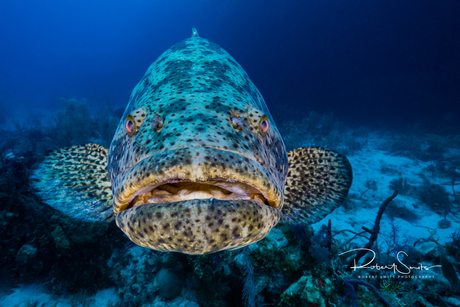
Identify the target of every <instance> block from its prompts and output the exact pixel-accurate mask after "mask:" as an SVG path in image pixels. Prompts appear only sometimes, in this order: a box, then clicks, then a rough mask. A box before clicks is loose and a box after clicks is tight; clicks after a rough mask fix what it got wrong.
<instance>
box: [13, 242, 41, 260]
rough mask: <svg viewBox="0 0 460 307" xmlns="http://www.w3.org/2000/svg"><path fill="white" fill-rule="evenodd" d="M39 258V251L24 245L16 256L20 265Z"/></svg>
mask: <svg viewBox="0 0 460 307" xmlns="http://www.w3.org/2000/svg"><path fill="white" fill-rule="evenodd" d="M36 256H37V249H36V248H35V247H33V246H32V245H29V244H24V245H23V246H22V247H21V248H20V249H19V251H18V253H17V254H16V261H18V262H19V263H23V264H24V263H27V261H29V260H30V259H32V258H35V257H36Z"/></svg>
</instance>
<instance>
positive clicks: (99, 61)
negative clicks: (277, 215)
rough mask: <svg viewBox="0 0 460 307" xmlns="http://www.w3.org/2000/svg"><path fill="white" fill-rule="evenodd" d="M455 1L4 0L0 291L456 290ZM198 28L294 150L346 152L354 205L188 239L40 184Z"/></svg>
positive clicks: (119, 114) (68, 294) (450, 296)
mask: <svg viewBox="0 0 460 307" xmlns="http://www.w3.org/2000/svg"><path fill="white" fill-rule="evenodd" d="M459 16H460V3H459V2H458V1H436V2H435V1H425V0H422V1H394V0H391V1H382V2H369V1H346V2H345V1H341V2H338V1H327V0H326V1H298V0H295V1H273V0H269V1H263V2H262V1H239V0H235V1H227V0H223V1H210V0H199V1H177V0H173V1H146V0H139V1H129V2H128V1H119V0H117V1H91V2H90V1H70V0H63V1H56V0H52V1H32V0H25V1H11V0H5V1H3V2H2V7H1V9H0V42H1V43H0V46H1V47H0V112H1V114H2V115H3V120H2V121H1V122H0V131H1V132H2V133H1V134H0V203H1V204H2V206H1V207H0V224H1V227H0V234H1V237H2V239H1V241H0V257H1V260H2V266H1V268H0V306H223V307H224V306H225V307H226V306H460V288H459V278H460V124H459V123H460V121H459V120H460V86H459V84H460V40H459V37H460V23H459V22H458V19H459ZM192 28H196V29H197V30H198V32H199V35H200V36H201V37H203V38H205V39H208V40H209V41H211V42H213V43H216V44H218V45H219V46H221V47H222V48H223V49H225V50H226V51H227V52H228V53H229V54H230V55H231V56H233V58H234V59H235V60H236V61H237V62H238V63H239V64H240V65H241V66H242V67H243V68H244V70H245V71H246V73H247V74H248V76H249V78H250V79H251V80H252V82H253V83H254V84H255V86H256V87H257V88H258V90H259V91H260V93H261V94H262V96H263V98H264V100H265V102H266V104H267V107H268V109H269V110H270V113H271V116H272V118H273V121H274V122H275V123H276V125H277V127H278V129H279V131H280V133H281V135H282V138H283V140H284V143H285V145H286V148H287V150H288V151H290V150H294V149H296V148H301V147H321V148H325V149H328V150H333V151H335V152H337V153H339V154H341V155H344V156H346V157H347V159H348V161H349V162H350V164H351V167H352V170H353V182H352V185H351V188H350V190H349V192H348V195H347V198H346V200H345V201H344V202H343V204H341V205H340V206H338V207H337V208H336V209H335V210H334V211H333V212H331V213H330V214H328V215H327V216H325V217H324V218H323V219H321V220H320V221H318V222H315V223H313V224H299V225H292V224H287V223H283V222H280V223H279V224H278V225H277V226H276V227H274V228H272V230H271V231H270V233H269V234H268V235H267V236H266V237H265V238H264V239H263V240H261V241H259V242H257V243H253V244H251V245H249V246H247V247H244V248H241V249H237V250H234V251H220V252H217V253H213V254H209V255H186V254H183V253H174V252H161V251H155V250H152V249H148V248H145V247H141V246H138V245H136V244H134V243H132V242H131V241H130V239H129V238H128V237H127V236H126V235H125V234H124V233H123V232H122V231H121V230H120V229H119V228H118V227H117V226H116V225H115V223H114V222H111V223H104V222H103V223H94V222H88V221H81V220H79V219H76V218H74V217H72V216H68V215H66V214H65V213H66V212H69V210H67V209H66V208H67V207H72V206H75V205H76V204H78V203H79V201H80V199H78V198H77V197H75V198H72V197H73V196H69V195H70V194H66V192H65V190H64V187H63V188H62V189H59V188H57V189H56V191H55V192H52V193H51V196H50V197H48V198H46V197H43V195H40V193H39V191H36V189H34V188H33V178H32V179H31V174H34V170H36V169H37V168H38V169H40V168H39V167H40V166H39V165H40V163H41V162H42V161H43V160H44V159H46V156H45V154H46V153H47V152H49V151H50V150H54V149H57V148H67V147H69V146H73V145H82V144H88V143H96V144H99V145H101V146H103V147H105V148H109V146H110V144H111V142H112V139H113V136H114V134H115V130H116V128H117V125H118V124H119V122H120V120H122V121H123V124H124V121H125V117H126V114H124V111H125V108H126V106H127V104H128V102H129V100H130V95H131V93H132V91H133V88H134V87H135V86H136V84H137V83H138V82H139V80H141V78H142V76H143V75H144V73H145V72H146V70H147V69H148V67H149V66H150V65H151V64H152V63H153V62H154V61H155V60H156V59H157V58H158V57H159V56H160V55H161V54H162V53H163V52H164V51H166V50H167V49H168V48H170V47H171V46H173V45H174V44H176V43H178V42H180V41H182V40H184V39H187V38H189V37H190V36H191V35H192ZM181 72H182V73H183V74H188V75H193V76H194V77H197V76H201V75H203V78H205V77H206V72H204V71H201V70H199V71H196V70H195V71H192V70H190V69H188V68H187V69H185V68H181ZM216 95H220V94H219V93H218V92H217V93H216ZM203 112H206V110H203ZM237 124H238V122H237ZM291 169H292V164H291ZM40 170H43V169H40ZM35 174H37V172H36V171H35ZM40 175H42V174H41V173H38V176H40ZM44 176H45V172H43V178H44ZM32 177H33V176H32ZM53 182H54V181H53V179H50V181H49V183H50V184H51V183H53ZM394 191H398V194H397V196H395V195H394V194H393V193H394ZM305 194H308V190H307V191H306V192H305ZM56 195H60V197H57V196H56ZM393 196H395V197H394V198H393ZM50 198H51V199H53V201H49V199H50ZM61 199H62V201H60V200H61ZM47 200H48V201H47ZM320 205H323V204H322V203H321V204H320ZM56 208H57V209H59V210H57V209H56ZM79 208H80V207H79ZM80 209H82V208H80ZM82 211H83V209H82ZM63 212H64V213H63ZM281 213H282V214H283V211H282V212H281ZM70 215H72V214H70ZM82 215H83V213H82ZM364 248H366V250H365V251H366V253H365V254H364V256H363V257H358V255H359V251H360V250H364ZM354 260H356V261H358V262H357V263H356V264H355V263H354V262H353V261H354ZM353 266H354V268H353ZM350 267H352V268H350Z"/></svg>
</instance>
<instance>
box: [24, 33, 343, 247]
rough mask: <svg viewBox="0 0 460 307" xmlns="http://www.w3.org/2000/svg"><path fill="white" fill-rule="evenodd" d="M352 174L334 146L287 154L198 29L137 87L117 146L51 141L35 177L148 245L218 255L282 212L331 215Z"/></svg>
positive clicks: (62, 205)
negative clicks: (59, 145)
mask: <svg viewBox="0 0 460 307" xmlns="http://www.w3.org/2000/svg"><path fill="white" fill-rule="evenodd" d="M351 177H352V175H351V167H350V164H349V163H348V160H347V159H346V158H345V157H344V156H341V155H338V154H336V153H333V152H331V151H328V150H324V149H319V148H301V149H297V150H295V151H292V152H290V153H289V155H288V153H287V152H286V148H285V145H284V142H283V139H282V137H281V135H280V133H279V131H278V129H277V127H276V124H275V122H274V121H273V118H272V116H271V114H270V112H269V110H268V108H267V106H266V104H265V101H264V99H263V97H262V95H261V94H260V92H259V91H258V89H257V88H256V86H255V85H254V84H253V83H252V81H251V80H250V79H249V77H248V75H247V74H246V72H245V71H244V70H243V68H242V67H241V66H240V65H239V64H238V63H237V62H236V61H235V59H234V58H233V57H232V56H231V55H229V54H228V53H227V52H226V51H225V50H223V49H222V48H221V47H219V46H218V45H216V44H214V43H212V42H210V41H208V40H206V39H204V38H201V37H199V36H198V33H197V32H196V30H194V32H193V35H192V37H191V38H189V39H186V40H184V41H182V42H180V43H178V44H176V45H174V46H173V47H171V48H170V49H168V50H167V51H165V52H164V53H163V54H162V55H161V56H160V57H159V58H158V59H157V60H156V61H155V62H154V63H153V64H152V65H151V66H150V67H149V69H148V70H147V72H146V74H145V75H144V77H143V78H142V79H141V81H140V82H139V83H138V85H137V86H136V87H135V88H134V90H133V92H132V94H131V97H130V101H129V103H128V105H127V107H126V110H125V112H124V114H123V117H122V119H121V121H120V123H119V125H118V127H117V130H116V132H115V135H114V138H113V141H112V143H111V145H110V148H109V150H106V149H105V148H103V147H101V146H99V145H94V144H88V145H84V146H74V147H70V148H65V149H59V150H55V151H52V152H51V153H49V154H48V155H47V156H46V158H45V160H44V161H43V162H41V163H40V164H39V165H38V166H37V167H36V168H35V169H34V171H33V172H32V176H31V178H32V180H31V182H32V186H33V187H34V188H35V189H36V190H37V193H38V194H39V195H41V196H42V198H43V201H44V202H47V203H48V204H50V205H51V206H53V207H55V208H57V209H59V210H61V211H62V212H64V213H66V214H68V215H70V216H73V217H76V218H79V219H83V220H87V221H110V220H112V219H113V218H114V219H115V221H116V223H117V225H118V227H119V228H120V229H121V230H122V231H123V232H124V233H125V234H126V235H127V236H128V237H129V238H130V240H131V241H133V242H134V243H136V244H138V245H140V246H144V247H148V248H152V249H155V250H160V251H175V252H183V253H187V254H208V253H212V252H216V251H221V250H233V249H237V248H241V247H243V246H247V245H249V244H252V243H254V242H257V241H259V240H261V239H263V238H264V237H265V236H266V235H267V234H268V233H269V231H270V230H271V228H273V227H274V226H275V225H276V224H277V223H278V222H279V221H280V219H283V221H285V222H289V223H303V224H308V223H312V222H314V221H317V220H319V219H321V218H322V217H324V216H325V215H326V214H328V213H330V212H331V211H332V210H333V209H335V208H336V207H337V206H339V205H340V204H341V203H342V202H343V200H344V198H345V197H346V195H347V193H348V189H349V187H350V185H351ZM57 189H58V190H59V191H60V192H59V193H56V192H54V193H53V191H56V190H57ZM283 208H284V209H283Z"/></svg>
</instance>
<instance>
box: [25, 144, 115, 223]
mask: <svg viewBox="0 0 460 307" xmlns="http://www.w3.org/2000/svg"><path fill="white" fill-rule="evenodd" d="M107 154H108V151H107V149H105V148H104V147H102V146H100V145H97V144H86V145H82V146H72V147H67V148H62V149H57V150H53V151H50V152H48V153H47V154H46V156H45V159H44V160H43V161H42V162H41V163H39V164H37V165H36V166H35V167H34V168H33V170H32V172H31V176H30V185H31V187H32V188H33V189H34V190H35V191H34V192H35V193H36V194H37V195H39V196H40V197H41V200H42V201H43V202H44V203H47V204H48V205H50V206H51V207H53V208H55V209H57V210H59V211H61V212H62V213H64V214H66V215H68V216H71V217H73V218H77V219H80V220H83V221H88V222H102V221H111V220H113V218H114V215H113V211H112V188H111V183H110V180H109V178H108V176H107Z"/></svg>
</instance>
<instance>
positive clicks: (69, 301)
mask: <svg viewBox="0 0 460 307" xmlns="http://www.w3.org/2000/svg"><path fill="white" fill-rule="evenodd" d="M389 137H390V136H389V135H388V134H387V133H380V132H373V133H370V134H369V135H368V137H367V138H366V144H365V145H364V147H363V149H361V150H359V151H357V152H356V153H354V155H352V156H349V157H348V158H349V161H350V163H351V165H352V167H353V184H352V187H351V189H350V194H355V195H358V197H357V199H358V201H356V199H355V201H354V202H353V205H352V206H350V205H349V206H348V209H347V210H346V209H345V208H344V206H342V207H340V208H338V209H336V210H335V211H334V212H333V213H331V214H329V215H328V216H327V217H326V218H325V219H323V220H322V221H320V222H319V223H317V224H315V225H313V228H314V229H315V231H316V230H319V229H320V228H321V227H322V225H325V224H327V221H328V219H331V221H332V229H333V230H334V231H340V230H344V229H348V230H353V231H354V232H362V229H361V227H362V226H366V227H367V228H369V229H372V227H373V225H374V220H375V217H376V215H377V211H378V209H379V205H380V204H381V203H382V202H383V201H384V200H385V199H386V198H387V197H389V196H390V195H391V194H392V192H393V191H391V190H390V189H389V183H390V181H391V180H394V179H398V178H400V177H404V178H406V179H407V182H408V183H410V184H411V185H414V186H419V185H421V184H422V182H423V180H422V178H421V176H420V173H422V172H423V169H424V168H425V167H427V166H429V165H430V164H432V163H433V162H432V161H427V162H424V161H421V160H418V159H414V158H409V157H405V156H398V155H392V154H391V153H389V152H388V151H386V150H384V149H385V148H384V147H385V144H388V143H389V139H388V138H389ZM452 150H454V151H455V149H452ZM449 154H450V155H456V154H460V152H450V153H449ZM383 167H385V168H386V169H390V170H391V171H387V172H382V168H383ZM425 176H426V177H427V179H429V180H430V181H431V182H433V183H436V184H440V185H443V186H444V187H445V188H446V190H447V191H448V192H449V194H450V195H452V193H451V191H452V185H451V182H449V180H448V179H446V178H440V177H436V176H433V175H432V174H430V173H425ZM369 180H371V181H372V180H373V181H375V184H374V185H373V188H371V189H369V188H368V186H366V182H367V181H369ZM458 185H459V184H457V186H456V190H458V189H460V187H459V186H458ZM457 193H458V192H457ZM394 204H397V205H398V206H405V207H407V208H408V209H409V210H410V211H411V212H413V213H415V215H417V216H418V220H417V221H416V222H413V223H410V222H407V221H406V220H404V219H400V218H397V217H396V218H394V220H393V221H392V220H391V219H390V218H389V217H388V216H387V215H384V216H383V218H382V221H381V223H380V227H381V231H380V235H379V241H378V242H379V244H382V245H385V238H388V237H390V236H391V233H392V227H394V226H396V227H397V228H398V238H397V240H398V242H399V243H403V242H404V241H405V240H412V242H414V241H416V240H418V239H426V238H428V237H430V236H432V237H433V238H434V239H435V240H438V243H440V244H444V243H446V242H448V241H449V236H450V235H451V234H452V233H453V231H454V230H455V229H458V228H460V219H459V218H457V217H456V216H454V215H453V214H448V215H447V219H448V220H449V221H450V222H451V226H450V227H449V228H447V229H440V228H438V226H437V225H438V222H439V221H440V220H442V219H443V218H444V217H443V216H441V215H439V214H438V213H435V212H433V211H431V210H430V208H429V207H428V206H426V205H425V204H421V203H420V202H419V201H418V200H417V199H416V198H415V197H411V196H403V195H398V196H397V197H396V198H395V200H394V201H393V204H392V205H394ZM352 236H353V235H352V234H351V233H349V232H342V233H341V234H339V235H338V236H336V238H337V239H345V240H348V239H350V238H352ZM353 242H354V243H356V245H357V246H364V245H365V243H367V239H363V238H360V237H356V238H355V239H354V240H353ZM420 249H421V251H422V252H425V253H429V252H435V253H436V250H437V247H436V245H435V244H434V243H432V242H427V243H425V244H421V247H420ZM424 265H427V266H429V265H436V264H435V263H432V264H430V263H426V264H425V263H424ZM430 273H431V274H434V275H435V278H436V282H439V283H445V284H446V286H447V287H448V286H449V283H448V281H447V280H446V279H445V278H444V277H443V275H442V273H441V270H440V269H438V270H436V269H433V270H431V271H430ZM0 291H1V293H0V306H11V307H19V306H21V307H26V306H35V307H40V306H56V307H65V306H85V307H86V306H102V307H104V306H113V305H116V304H117V303H118V302H119V298H118V296H117V290H116V289H115V288H109V289H105V290H102V291H100V292H98V293H97V294H95V295H92V296H90V295H86V294H85V293H82V294H78V295H53V294H47V293H44V292H43V291H42V290H41V286H40V285H36V284H24V285H20V286H18V287H16V288H13V289H5V288H3V289H0ZM184 291H186V288H185V287H184V290H183V292H184ZM183 295H184V293H182V295H181V296H179V297H178V298H176V299H174V300H172V301H168V302H164V301H161V299H160V298H159V297H158V296H157V298H156V299H155V300H154V301H152V302H151V303H146V304H144V306H155V307H162V306H181V307H185V306H191V307H195V306H196V307H198V304H197V303H195V302H192V301H188V300H187V299H185V298H184V296H183ZM451 303H454V304H455V303H459V304H460V301H458V300H455V299H453V301H452V302H451Z"/></svg>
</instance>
